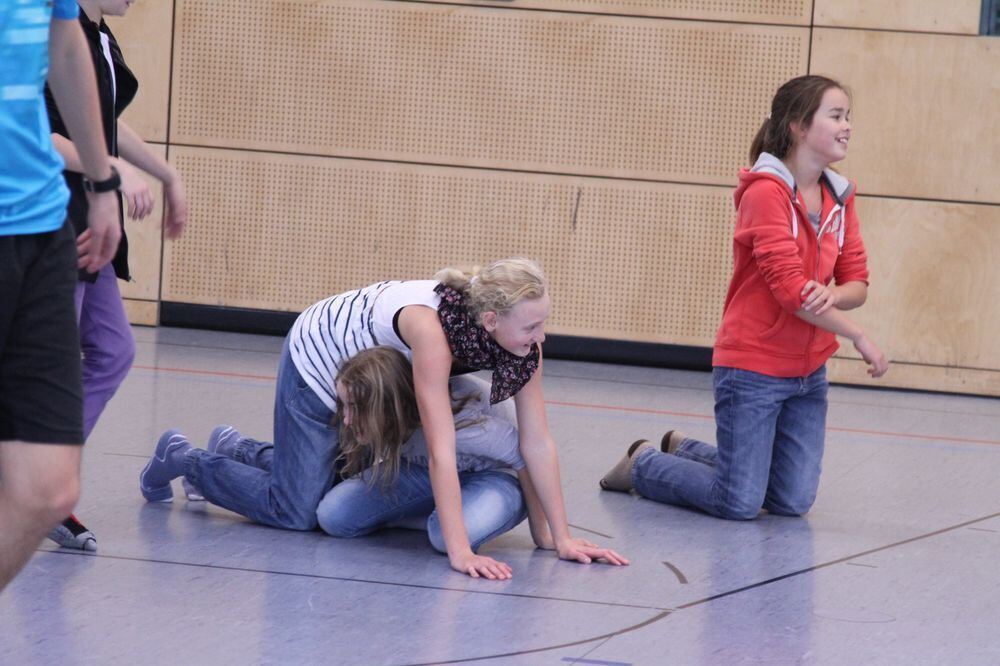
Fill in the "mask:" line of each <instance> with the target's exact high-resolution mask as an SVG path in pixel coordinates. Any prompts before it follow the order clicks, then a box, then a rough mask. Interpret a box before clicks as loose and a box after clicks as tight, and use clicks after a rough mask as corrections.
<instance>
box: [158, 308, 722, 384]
mask: <svg viewBox="0 0 1000 666" xmlns="http://www.w3.org/2000/svg"><path fill="white" fill-rule="evenodd" d="M298 315H299V313H297V312H277V311H274V310H252V309H248V308H230V307H222V306H218V305H196V304H193V303H171V302H168V301H163V302H162V303H160V324H161V325H163V326H178V327H181V328H203V329H209V330H213V331H231V332H236V333H256V334H260V335H285V334H287V333H288V330H289V329H290V328H291V327H292V323H293V322H294V321H295V318H296V317H298ZM545 356H546V357H547V358H559V359H572V360H574V361H593V362H595V363H620V364H623V365H643V366H652V367H658V368H680V369H684V370H710V369H711V366H712V350H711V349H710V348H707V347H689V346H686V345H666V344H656V343H652V342H631V341H628V340H604V339H601V338H583V337H576V336H572V335H548V336H546V338H545Z"/></svg>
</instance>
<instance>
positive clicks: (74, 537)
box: [49, 514, 97, 552]
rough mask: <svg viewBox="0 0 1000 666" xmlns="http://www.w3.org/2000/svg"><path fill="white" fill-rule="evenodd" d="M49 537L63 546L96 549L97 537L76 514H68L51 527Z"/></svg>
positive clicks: (87, 549)
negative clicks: (60, 521) (67, 516)
mask: <svg viewBox="0 0 1000 666" xmlns="http://www.w3.org/2000/svg"><path fill="white" fill-rule="evenodd" d="M49 538H50V539H52V540H53V541H55V542H56V543H57V544H59V545H60V546H62V547H63V548H75V549H77V550H86V551H89V552H94V551H96V550H97V537H95V536H94V533H93V532H91V531H90V530H88V529H87V528H86V527H84V526H83V523H81V522H80V521H79V520H77V519H76V516H74V515H73V514H70V516H69V518H67V519H66V520H64V521H62V523H60V524H59V525H56V526H55V527H54V528H52V531H51V532H49Z"/></svg>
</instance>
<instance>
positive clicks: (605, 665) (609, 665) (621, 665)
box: [561, 657, 632, 666]
mask: <svg viewBox="0 0 1000 666" xmlns="http://www.w3.org/2000/svg"><path fill="white" fill-rule="evenodd" d="M561 661H565V662H567V663H570V664H597V666H632V662H630V661H604V660H602V659H584V658H583V657H563V658H562V659H561Z"/></svg>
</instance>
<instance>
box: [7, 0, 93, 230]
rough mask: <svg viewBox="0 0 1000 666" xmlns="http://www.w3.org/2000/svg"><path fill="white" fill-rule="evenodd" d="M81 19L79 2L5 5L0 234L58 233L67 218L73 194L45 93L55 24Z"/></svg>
mask: <svg viewBox="0 0 1000 666" xmlns="http://www.w3.org/2000/svg"><path fill="white" fill-rule="evenodd" d="M78 15H79V8H78V7H77V4H76V2H75V0H54V1H53V0H3V1H2V2H0V236H9V235H14V234H36V233H44V232H47V231H53V230H55V229H58V228H59V227H61V226H62V224H63V222H64V221H65V219H66V204H67V202H68V201H69V190H67V189H66V183H65V181H64V180H63V175H62V170H63V161H62V158H61V157H59V154H58V153H56V151H55V149H54V148H53V147H52V136H51V134H50V130H49V119H48V115H47V114H46V112H45V100H44V98H43V96H42V91H43V89H44V85H45V77H46V76H47V74H48V71H49V49H48V47H49V26H50V23H51V21H52V19H53V18H55V19H60V20H76V18H77V16H78Z"/></svg>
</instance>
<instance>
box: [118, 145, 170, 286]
mask: <svg viewBox="0 0 1000 666" xmlns="http://www.w3.org/2000/svg"><path fill="white" fill-rule="evenodd" d="M150 148H152V149H153V150H154V151H156V152H157V153H158V154H159V155H160V156H165V155H166V146H163V145H155V144H153V145H151V146H150ZM146 182H148V183H149V186H150V188H151V189H152V191H153V199H154V202H155V203H154V206H153V212H152V213H150V215H149V216H148V217H147V218H146V219H144V220H132V219H129V218H128V215H127V213H126V217H125V233H126V234H127V235H128V255H129V260H128V263H129V269H130V271H131V273H132V281H131V282H122V283H120V286H121V291H122V297H123V298H129V299H139V300H147V301H155V300H158V299H159V298H160V252H161V249H162V247H163V188H162V187H161V186H160V182H159V181H158V180H156V179H155V178H153V177H151V176H148V175H146Z"/></svg>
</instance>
